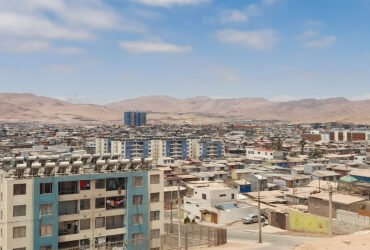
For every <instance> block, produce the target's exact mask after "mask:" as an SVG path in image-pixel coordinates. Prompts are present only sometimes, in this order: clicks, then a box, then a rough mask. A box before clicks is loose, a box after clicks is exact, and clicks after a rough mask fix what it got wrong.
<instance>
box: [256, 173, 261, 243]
mask: <svg viewBox="0 0 370 250" xmlns="http://www.w3.org/2000/svg"><path fill="white" fill-rule="evenodd" d="M257 178H258V179H257V184H258V185H257V186H258V243H262V225H261V202H260V179H259V177H257Z"/></svg>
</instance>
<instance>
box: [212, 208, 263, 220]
mask: <svg viewBox="0 0 370 250" xmlns="http://www.w3.org/2000/svg"><path fill="white" fill-rule="evenodd" d="M249 214H258V208H257V207H253V206H250V207H240V208H234V209H229V210H226V211H223V210H219V211H218V224H229V223H233V222H236V221H241V219H242V218H243V217H245V216H247V215H249Z"/></svg>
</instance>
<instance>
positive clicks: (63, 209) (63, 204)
mask: <svg viewBox="0 0 370 250" xmlns="http://www.w3.org/2000/svg"><path fill="white" fill-rule="evenodd" d="M77 208H78V201H77V200H74V201H60V202H59V215H67V214H77V213H78V209H77Z"/></svg>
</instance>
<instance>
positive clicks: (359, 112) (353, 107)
mask: <svg viewBox="0 0 370 250" xmlns="http://www.w3.org/2000/svg"><path fill="white" fill-rule="evenodd" d="M126 110H145V111H147V112H149V113H150V114H149V120H151V121H152V122H154V123H158V122H162V123H165V122H169V123H184V122H187V123H192V122H194V123H210V122H220V121H230V120H244V119H259V120H284V121H292V122H331V121H338V122H354V123H366V124H370V100H366V101H350V100H347V99H345V98H342V97H338V98H329V99H304V100H298V101H289V102H271V101H269V100H266V99H263V98H233V99H212V98H209V97H193V98H187V99H176V98H173V97H168V96H146V97H139V98H134V99H128V100H123V101H120V102H115V103H111V104H107V105H105V106H102V105H93V104H72V103H69V102H64V101H60V100H57V99H53V98H49V97H42V96H36V95H33V94H12V93H6V94H0V120H2V121H43V122H46V121H47V122H117V121H121V120H122V116H123V112H124V111H126Z"/></svg>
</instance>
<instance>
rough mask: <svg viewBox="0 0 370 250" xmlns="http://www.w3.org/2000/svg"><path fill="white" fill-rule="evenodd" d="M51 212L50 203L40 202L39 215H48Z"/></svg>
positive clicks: (51, 206)
mask: <svg viewBox="0 0 370 250" xmlns="http://www.w3.org/2000/svg"><path fill="white" fill-rule="evenodd" d="M52 213H53V205H52V204H41V205H40V215H48V214H52Z"/></svg>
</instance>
